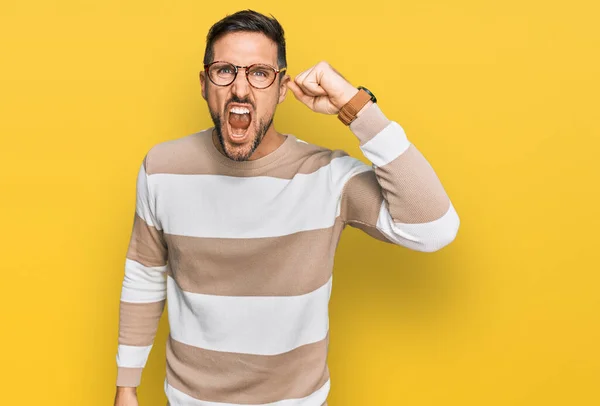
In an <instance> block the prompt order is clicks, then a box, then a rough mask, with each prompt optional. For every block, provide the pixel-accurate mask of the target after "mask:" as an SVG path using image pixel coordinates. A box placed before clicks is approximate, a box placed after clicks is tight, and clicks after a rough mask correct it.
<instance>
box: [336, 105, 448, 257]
mask: <svg viewBox="0 0 600 406" xmlns="http://www.w3.org/2000/svg"><path fill="white" fill-rule="evenodd" d="M350 130H351V131H352V132H353V133H354V135H356V137H357V138H358V139H359V142H360V144H359V146H360V149H361V151H362V152H363V154H364V156H365V157H366V158H367V159H369V160H370V161H371V162H372V166H371V167H370V168H368V167H367V168H365V166H366V165H365V164H364V163H362V162H361V165H362V166H363V167H362V168H360V169H358V170H355V174H353V175H351V176H350V177H349V180H348V181H347V182H346V184H345V185H344V188H343V191H342V195H341V199H340V214H341V217H342V220H343V221H344V223H345V224H348V225H350V226H352V227H356V228H359V229H361V230H363V231H365V232H366V233H367V234H369V235H371V236H373V237H375V238H377V239H379V240H381V241H384V242H388V243H392V244H397V245H401V246H404V247H407V248H409V249H412V250H416V251H423V252H433V251H437V250H439V249H441V248H443V247H444V246H446V245H448V244H449V243H450V242H452V241H453V240H454V238H455V237H456V234H457V232H458V228H459V224H460V220H459V218H458V215H457V213H456V211H455V209H454V206H453V205H452V202H451V201H450V199H449V197H448V195H447V194H446V192H445V190H444V188H443V187H442V184H441V183H440V180H439V179H438V177H437V175H436V174H435V172H434V170H433V168H432V167H431V165H430V164H429V162H428V161H427V160H426V159H425V157H424V156H423V155H422V154H421V153H420V152H419V150H418V149H417V148H416V147H415V146H414V145H413V144H412V143H411V142H410V141H409V140H408V139H407V137H406V134H405V133H404V130H403V128H402V127H401V126H400V125H399V124H398V123H396V122H394V121H390V120H388V119H387V118H386V116H385V115H384V114H383V112H382V111H381V109H380V108H379V106H378V105H377V104H372V105H371V106H369V107H367V108H366V109H365V110H364V111H363V112H362V114H361V115H360V116H358V117H357V118H356V119H355V120H354V121H353V122H352V123H351V124H350Z"/></svg>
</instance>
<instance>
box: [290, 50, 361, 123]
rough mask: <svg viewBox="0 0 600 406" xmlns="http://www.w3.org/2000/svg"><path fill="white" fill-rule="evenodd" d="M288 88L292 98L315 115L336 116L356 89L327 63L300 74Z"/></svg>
mask: <svg viewBox="0 0 600 406" xmlns="http://www.w3.org/2000/svg"><path fill="white" fill-rule="evenodd" d="M287 85H288V87H289V88H290V90H291V91H292V93H294V96H296V98H297V99H298V100H300V101H301V102H302V103H304V104H306V105H307V106H308V108H310V109H311V110H312V111H316V112H317V113H324V114H337V113H338V112H339V111H340V109H341V108H342V106H343V105H344V104H346V103H348V101H350V99H351V98H352V97H353V96H354V95H355V94H356V93H358V89H357V88H356V87H354V86H352V84H351V83H350V82H348V81H347V80H346V79H344V77H343V76H342V75H340V73H339V72H338V71H336V70H335V69H333V67H332V66H331V65H330V64H328V63H327V62H324V61H323V62H319V63H318V64H316V65H315V66H313V67H312V68H310V69H307V70H305V71H304V72H302V73H300V74H299V75H298V76H296V78H295V79H294V80H293V81H292V80H290V81H289V82H288V84H287Z"/></svg>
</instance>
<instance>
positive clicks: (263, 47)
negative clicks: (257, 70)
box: [213, 32, 277, 66]
mask: <svg viewBox="0 0 600 406" xmlns="http://www.w3.org/2000/svg"><path fill="white" fill-rule="evenodd" d="M213 52H214V60H215V61H227V62H231V63H233V64H235V65H240V66H246V65H250V64H253V63H267V64H269V65H273V66H277V44H275V42H274V41H272V40H271V39H269V38H268V37H267V36H266V35H264V34H262V33H260V32H232V33H229V34H225V35H224V36H222V37H221V38H219V39H218V40H216V41H215V43H214V44H213Z"/></svg>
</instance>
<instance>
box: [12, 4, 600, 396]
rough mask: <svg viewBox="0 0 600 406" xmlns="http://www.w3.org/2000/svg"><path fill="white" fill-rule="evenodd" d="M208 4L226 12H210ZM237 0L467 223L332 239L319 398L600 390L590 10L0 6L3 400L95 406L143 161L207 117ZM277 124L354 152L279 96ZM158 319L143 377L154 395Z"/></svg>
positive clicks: (336, 127)
mask: <svg viewBox="0 0 600 406" xmlns="http://www.w3.org/2000/svg"><path fill="white" fill-rule="evenodd" d="M221 4H227V6H223V5H221ZM248 7H252V8H255V9H256V10H258V11H261V12H265V13H272V14H273V15H275V16H276V17H277V18H278V19H279V20H280V22H281V23H282V24H283V26H284V28H285V30H286V35H287V41H288V64H289V70H290V73H291V74H297V73H299V72H301V71H302V70H304V69H306V68H308V67H310V66H312V65H313V64H315V63H317V62H318V61H320V60H327V61H328V62H330V63H331V64H332V65H333V66H334V67H335V68H336V69H338V70H339V71H340V72H341V73H342V74H344V75H345V76H346V77H347V78H348V79H349V80H350V81H351V82H352V83H353V84H355V85H365V86H367V87H369V88H370V89H371V90H372V91H373V92H374V93H375V94H376V95H377V97H378V98H379V101H380V106H381V108H382V109H383V110H384V112H385V113H386V115H388V117H390V118H391V119H393V120H395V121H397V122H399V123H400V124H401V125H402V126H403V127H404V128H405V130H406V132H407V134H408V137H409V139H410V140H411V141H412V142H413V143H414V144H415V145H416V146H417V147H418V148H419V149H420V150H421V151H422V152H423V154H424V155H425V156H426V157H427V159H428V160H429V161H430V163H431V164H432V166H433V167H434V168H435V170H436V172H437V173H438V175H439V177H440V178H441V180H442V182H443V184H444V186H445V188H446V190H447V192H448V193H449V195H450V197H451V198H452V201H453V203H454V205H455V207H456V209H457V211H458V213H459V215H460V218H461V228H460V231H459V234H458V237H457V239H456V241H455V242H454V243H452V244H451V245H450V246H448V247H446V248H445V249H443V250H442V251H439V252H436V253H432V254H424V253H418V252H412V251H409V250H407V249H404V248H401V247H395V246H392V245H387V244H383V243H380V242H378V241H376V240H373V239H371V238H370V237H368V236H367V235H366V234H362V233H361V232H360V231H357V230H354V229H347V230H346V232H345V233H344V235H343V237H342V240H341V243H340V246H339V251H338V254H337V258H336V265H335V269H334V272H335V275H336V277H335V278H334V279H335V283H334V289H333V296H332V301H331V308H330V309H331V313H330V315H331V346H330V357H329V361H330V368H331V374H332V391H331V395H330V398H329V404H330V406H365V405H415V406H425V405H462V406H465V405H503V406H505V405H524V406H525V405H528V406H529V405H598V404H600V390H599V386H600V349H599V347H600V345H599V344H600V316H599V314H600V299H599V288H600V276H599V274H600V266H599V265H598V255H597V253H598V241H599V238H598V231H599V230H600V221H599V217H600V216H599V214H598V209H599V207H600V197H599V192H598V183H600V176H599V175H600V170H599V168H598V161H599V159H600V158H599V157H598V153H599V148H598V147H599V137H600V123H599V120H598V113H599V110H600V106H599V104H600V102H599V94H600V81H599V79H598V78H599V77H600V61H599V56H598V55H599V54H600V30H599V29H598V28H597V18H598V15H599V14H600V7H599V6H598V5H597V3H596V2H593V1H591V0H590V1H582V0H573V1H569V2H557V1H554V2H552V1H528V2H524V1H521V0H519V1H517V0H508V1H474V0H469V1H467V0H457V1H453V2H450V1H447V0H419V1H398V2H393V1H389V2H387V3H381V2H366V1H361V2H352V4H349V3H348V2H344V3H338V4H336V3H335V2H333V3H329V2H327V1H323V0H321V1H299V2H286V1H264V2H248V1H229V2H204V1H191V0H187V1H174V2H170V1H164V2H159V1H154V0H153V1H147V0H146V1H141V0H136V1H125V2H123V1H117V0H105V1H91V0H88V1H73V0H72V1H61V2H56V1H40V0H38V1H20V2H17V1H16V0H13V1H3V2H2V4H1V6H0V13H1V17H0V18H1V19H0V35H1V37H2V63H1V65H0V80H1V82H0V86H1V89H0V107H1V112H2V115H1V116H2V118H1V120H0V134H1V137H2V138H1V146H0V196H1V198H0V213H1V215H2V226H3V227H2V241H1V252H2V261H1V265H0V267H1V271H2V294H1V298H0V301H1V302H0V304H1V309H2V310H1V316H2V320H1V328H2V334H1V335H0V337H1V338H0V340H1V348H2V350H1V354H2V355H1V360H0V361H1V362H0V364H1V365H2V376H1V380H0V382H2V383H1V386H2V388H3V389H2V393H1V394H0V403H1V404H6V405H86V406H95V405H98V406H99V405H108V404H111V403H112V399H113V396H114V381H115V376H116V367H115V354H116V345H117V325H118V304H119V296H120V284H121V280H122V276H123V267H124V256H125V251H126V248H127V244H128V240H129V233H130V231H131V227H132V221H133V210H134V204H135V180H136V172H137V169H138V167H139V164H140V162H141V159H142V158H143V156H144V154H145V153H146V152H147V150H148V149H149V148H150V147H151V146H152V145H154V144H156V143H158V142H161V141H164V140H168V139H174V138H179V137H182V136H185V135H188V134H190V133H192V132H196V131H199V130H201V129H204V128H207V127H209V126H211V125H212V122H211V121H210V117H209V115H208V112H207V108H206V104H205V102H204V100H203V99H202V98H201V95H200V90H199V89H200V88H199V83H198V79H197V73H198V70H199V69H200V67H201V64H202V56H203V52H204V45H205V42H204V41H205V36H206V33H207V30H208V28H209V27H210V25H212V24H213V23H214V22H216V21H217V20H218V19H220V18H222V17H224V16H225V15H226V14H228V13H232V12H234V11H237V10H239V9H243V8H248ZM275 122H276V126H277V129H278V130H280V131H282V132H288V133H294V134H295V135H296V136H299V137H301V138H303V139H305V140H307V141H309V142H312V143H317V144H320V145H323V146H326V147H329V148H342V149H345V150H346V151H348V152H349V153H350V154H351V155H354V156H356V157H359V158H360V159H362V160H364V161H365V162H367V161H366V160H365V159H364V158H363V157H362V155H361V153H360V150H359V149H358V142H357V140H356V138H355V137H354V136H353V135H352V133H351V132H349V131H348V130H347V129H346V128H344V127H343V126H342V125H341V124H340V123H339V122H338V120H337V119H336V118H335V117H332V116H321V115H317V114H316V113H312V112H310V111H309V110H308V109H307V108H306V107H304V106H303V105H301V104H300V103H299V102H298V101H296V100H295V99H294V98H293V96H292V94H291V93H289V94H288V99H287V100H286V101H285V102H284V103H283V104H282V105H281V106H280V108H279V109H278V111H277V115H276V120H275ZM167 333H168V326H167V323H166V318H163V319H162V321H161V328H160V331H159V334H158V337H157V339H156V343H155V349H154V350H153V352H152V354H151V356H150V359H149V363H148V366H147V368H146V371H145V374H144V376H143V380H142V386H141V387H140V389H139V392H140V394H139V396H140V400H141V405H142V406H152V405H161V406H162V405H164V404H165V397H164V395H163V388H162V382H163V377H164V368H165V362H164V344H165V338H166V335H167Z"/></svg>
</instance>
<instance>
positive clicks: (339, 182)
mask: <svg viewBox="0 0 600 406" xmlns="http://www.w3.org/2000/svg"><path fill="white" fill-rule="evenodd" d="M350 130H351V131H352V132H353V133H354V135H355V136H356V137H357V138H358V139H359V142H360V149H361V151H362V153H363V154H364V156H365V157H366V158H367V159H368V160H369V161H371V163H372V165H371V166H369V165H366V164H364V163H363V162H361V161H360V160H358V159H356V158H353V157H351V156H349V155H348V154H347V153H345V152H344V151H342V150H330V149H327V148H323V147H320V146H316V145H313V144H310V143H307V142H305V141H302V140H301V139H299V138H297V137H296V136H294V135H292V134H287V138H286V139H285V141H284V142H283V144H281V145H280V146H279V147H278V148H277V149H276V150H275V151H273V152H271V153H270V154H268V155H266V156H264V157H262V158H259V159H257V160H253V161H244V162H237V161H232V160H230V159H229V158H227V157H225V156H224V155H222V154H221V153H220V152H219V151H218V150H217V148H216V147H215V145H214V144H213V142H212V135H211V134H212V128H210V129H207V130H204V131H200V132H198V133H194V134H191V135H188V136H185V137H181V138H179V139H175V140H170V141H166V142H162V143H159V144H157V145H155V146H153V147H152V148H151V149H150V150H149V151H148V153H147V154H146V156H145V157H144V160H143V162H142V164H141V167H140V169H139V174H138V178H137V188H136V195H137V199H136V210H135V216H134V221H133V230H132V235H131V240H130V243H129V247H128V250H127V254H126V259H125V276H124V279H123V285H122V293H121V302H120V317H119V339H118V350H117V367H118V374H117V386H138V385H139V383H140V378H141V374H142V369H143V367H144V366H145V364H146V360H147V358H148V354H149V352H150V350H151V348H152V344H153V341H154V337H155V334H156V331H157V326H158V322H159V319H160V317H161V314H162V313H163V310H164V308H165V304H166V303H167V301H168V319H169V326H170V334H169V337H168V340H167V348H166V357H167V370H166V379H165V384H164V385H165V393H166V395H167V398H168V401H169V404H170V405H173V406H180V405H186V406H224V405H227V406H231V405H249V404H251V405H264V404H269V405H273V406H275V405H276V406H321V405H326V404H327V396H328V393H329V390H330V376H329V369H328V367H327V349H328V342H329V335H328V331H329V318H328V303H329V298H330V294H331V287H332V269H333V260H334V253H335V250H336V247H337V244H338V241H339V238H340V234H341V232H342V230H343V229H344V228H345V227H346V226H347V225H349V226H352V227H356V228H359V229H361V230H363V231H364V232H366V233H367V234H369V235H370V236H372V237H374V238H376V239H378V240H381V241H383V242H386V243H390V244H396V245H400V246H404V247H407V248H409V249H413V250H418V251H425V252H431V251H436V250H439V249H440V248H442V247H444V246H445V245H447V244H449V243H450V242H451V241H452V240H453V239H454V238H455V236H456V233H457V230H458V227H459V218H458V215H457V213H456V211H455V209H454V207H453V205H452V203H451V202H450V199H449V198H448V196H447V194H446V192H445V191H444V188H443V187H442V185H441V183H440V181H439V179H438V177H437V176H436V174H435V172H434V170H433V169H432V167H431V166H430V165H429V163H428V162H427V161H426V159H425V158H424V157H423V155H422V154H421V153H420V152H419V151H418V150H417V149H416V148H415V146H414V145H413V144H412V143H410V142H409V141H408V139H407V137H406V134H405V132H404V131H403V129H402V127H401V126H400V125H399V124H397V123H396V122H394V121H390V120H388V119H387V118H386V116H385V115H384V114H383V113H382V111H381V110H380V108H379V107H378V105H377V104H373V105H372V106H370V107H368V108H367V109H366V110H365V111H364V112H363V113H362V114H361V115H360V116H359V117H358V118H357V119H356V120H355V121H354V122H353V123H352V124H351V125H350Z"/></svg>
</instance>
